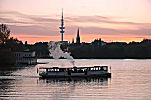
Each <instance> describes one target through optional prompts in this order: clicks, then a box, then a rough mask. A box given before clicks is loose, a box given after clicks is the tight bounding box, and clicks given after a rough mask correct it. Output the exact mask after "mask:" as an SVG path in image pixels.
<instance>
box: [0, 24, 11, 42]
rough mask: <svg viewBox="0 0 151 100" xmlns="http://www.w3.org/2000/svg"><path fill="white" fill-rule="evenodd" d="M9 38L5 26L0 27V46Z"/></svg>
mask: <svg viewBox="0 0 151 100" xmlns="http://www.w3.org/2000/svg"><path fill="white" fill-rule="evenodd" d="M9 36H10V30H9V28H8V27H7V25H5V24H1V25H0V44H5V42H6V41H7V40H8V38H9Z"/></svg>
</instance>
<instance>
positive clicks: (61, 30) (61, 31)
mask: <svg viewBox="0 0 151 100" xmlns="http://www.w3.org/2000/svg"><path fill="white" fill-rule="evenodd" d="M59 28H60V33H61V42H63V35H64V32H65V31H64V29H65V27H64V18H63V9H62V16H61V26H60V27H59Z"/></svg>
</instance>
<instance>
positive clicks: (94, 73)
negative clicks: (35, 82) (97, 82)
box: [39, 66, 111, 78]
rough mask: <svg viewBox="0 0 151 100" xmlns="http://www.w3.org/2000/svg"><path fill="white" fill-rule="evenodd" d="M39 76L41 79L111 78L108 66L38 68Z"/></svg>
mask: <svg viewBox="0 0 151 100" xmlns="http://www.w3.org/2000/svg"><path fill="white" fill-rule="evenodd" d="M39 76H40V77H42V78H74V77H79V78H89V77H107V78H110V77H111V72H109V68H108V66H93V67H70V68H59V67H51V68H39Z"/></svg>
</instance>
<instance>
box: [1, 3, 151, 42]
mask: <svg viewBox="0 0 151 100" xmlns="http://www.w3.org/2000/svg"><path fill="white" fill-rule="evenodd" d="M62 8H63V9H64V20H65V27H66V29H65V34H64V40H67V41H72V39H73V38H75V36H76V32H77V28H78V27H80V35H81V41H82V42H91V41H93V40H94V39H97V38H102V40H104V41H107V42H112V41H113V42H121V41H122V42H131V41H142V40H143V39H144V38H146V39H148V38H151V17H150V16H151V13H150V10H149V9H151V2H150V0H133V1H132V0H110V1H106V0H76V1H72V0H64V1H61V0H55V1H54V0H44V1H43V0H36V1H35V0H24V1H21V0H13V1H10V0H1V1H0V9H1V10H0V13H1V15H0V23H5V24H8V26H9V28H10V29H11V32H12V34H11V36H13V37H16V38H18V39H20V40H22V41H23V42H24V41H28V43H35V42H38V41H39V42H40V41H46V42H48V41H60V33H59V31H60V30H59V26H60V19H61V9H62Z"/></svg>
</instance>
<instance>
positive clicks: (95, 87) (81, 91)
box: [38, 78, 110, 100]
mask: <svg viewBox="0 0 151 100" xmlns="http://www.w3.org/2000/svg"><path fill="white" fill-rule="evenodd" d="M108 81H110V79H108V78H90V79H75V78H74V79H72V80H66V79H63V78H62V79H39V83H38V84H39V86H40V87H43V88H45V90H48V91H47V92H48V94H50V95H49V98H53V99H54V98H55V100H60V99H68V100H71V99H76V98H81V99H82V98H83V97H85V98H89V97H93V96H94V94H95V95H100V93H101V91H102V90H104V89H106V88H108ZM93 93H94V94H93Z"/></svg>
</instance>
